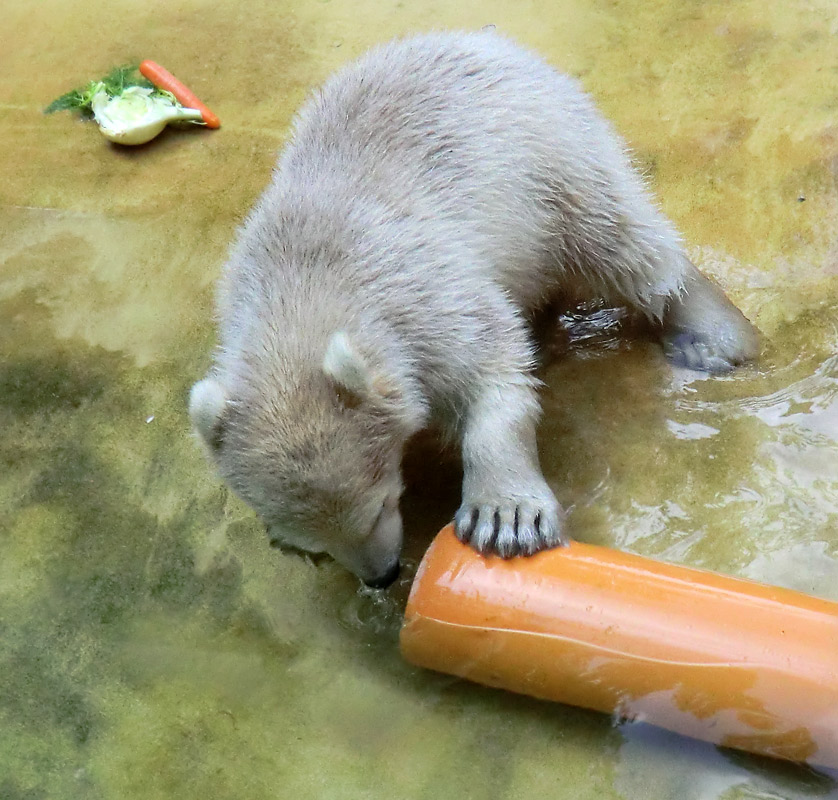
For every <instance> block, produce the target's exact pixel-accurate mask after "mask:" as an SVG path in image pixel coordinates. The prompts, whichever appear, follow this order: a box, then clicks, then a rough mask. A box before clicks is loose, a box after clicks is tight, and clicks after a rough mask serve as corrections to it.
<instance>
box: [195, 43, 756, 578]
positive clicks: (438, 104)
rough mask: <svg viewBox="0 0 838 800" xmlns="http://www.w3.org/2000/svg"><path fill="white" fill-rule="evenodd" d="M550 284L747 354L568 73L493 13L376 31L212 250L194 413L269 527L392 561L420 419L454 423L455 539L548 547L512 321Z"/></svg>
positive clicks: (704, 354)
mask: <svg viewBox="0 0 838 800" xmlns="http://www.w3.org/2000/svg"><path fill="white" fill-rule="evenodd" d="M558 294H563V295H567V294H573V295H575V296H581V297H591V296H595V297H602V298H605V299H607V300H608V301H609V302H611V303H614V304H626V305H628V306H631V307H633V308H635V309H636V310H638V311H640V312H641V313H642V314H644V315H645V316H646V317H647V318H648V319H649V320H650V321H651V322H652V323H653V324H654V325H656V326H657V327H658V328H659V330H660V332H661V339H662V341H663V343H664V346H665V348H666V350H667V352H668V354H669V355H670V357H671V358H672V359H673V360H675V361H677V362H680V363H683V364H686V365H689V366H692V367H695V368H703V369H709V370H722V369H729V368H730V367H731V366H732V365H734V364H738V363H740V362H742V361H744V360H746V359H748V358H752V357H753V356H754V355H755V354H756V349H757V340H756V336H755V333H754V331H753V329H752V328H751V326H750V324H749V323H748V322H747V321H746V320H745V318H744V317H743V316H742V315H741V314H740V313H739V311H738V310H736V308H735V307H734V306H733V305H732V304H731V303H730V302H729V301H728V300H727V298H726V297H725V296H724V294H723V293H722V292H721V291H720V290H719V289H718V288H717V287H715V286H714V285H713V284H711V283H710V282H709V281H707V280H706V279H705V278H704V277H703V276H701V274H700V273H699V272H698V271H697V270H696V269H695V267H694V266H693V265H692V264H691V263H690V261H689V260H688V258H687V257H686V255H685V253H684V250H683V247H682V244H681V241H680V239H679V236H678V234H677V232H676V231H675V229H674V228H673V226H672V224H671V223H670V222H669V221H668V220H667V219H666V218H665V217H664V216H663V215H662V214H661V213H660V212H659V211H658V210H657V208H656V207H655V205H654V204H653V202H652V201H651V199H650V196H649V194H648V192H647V189H646V188H645V186H644V184H643V182H642V180H641V179H640V178H639V176H638V175H637V173H636V172H635V171H634V170H633V169H632V167H631V165H630V163H629V161H628V159H627V157H626V155H625V152H624V148H623V145H622V143H621V142H620V140H619V138H618V137H617V136H616V134H615V133H614V131H613V129H612V128H611V126H610V125H609V123H608V122H606V121H605V120H604V118H603V117H602V116H601V115H600V114H599V113H598V112H597V111H596V109H595V108H594V106H593V104H592V102H591V100H590V99H589V98H588V97H587V96H586V95H585V94H584V93H583V92H582V91H581V90H580V88H579V87H578V85H577V84H576V82H575V81H573V80H572V79H570V78H568V77H566V76H563V75H561V74H559V73H557V72H556V71H555V70H553V69H552V68H551V67H549V66H548V65H546V64H545V63H544V62H542V61H541V60H540V59H538V58H537V57H535V56H533V55H531V54H529V53H527V52H525V51H524V50H522V49H521V48H519V47H518V46H516V45H514V44H512V43H511V42H509V41H507V40H506V39H504V38H502V37H500V36H498V35H495V34H493V33H477V34H433V35H425V36H420V37H417V38H413V39H408V40H404V41H398V42H394V43H391V44H388V45H385V46H383V47H380V48H378V49H376V50H373V51H372V52H370V53H369V54H368V55H366V56H364V57H363V58H362V59H361V60H360V61H358V62H356V63H355V64H353V65H351V66H349V67H347V68H346V69H344V70H343V71H341V72H339V73H338V74H337V75H335V76H334V77H333V78H332V79H331V80H329V81H328V82H327V83H326V84H325V86H324V87H323V88H322V89H321V90H320V91H319V92H318V93H316V94H315V95H314V96H313V97H312V98H311V99H310V100H309V101H308V102H307V103H306V105H305V106H304V107H303V109H302V110H301V112H300V114H299V116H298V118H297V120H296V123H295V127H294V135H293V139H292V141H291V143H290V144H289V146H288V147H287V148H286V150H285V151H284V153H283V155H282V156H281V158H280V160H279V164H278V166H277V169H276V171H275V173H274V177H273V181H272V183H271V185H270V186H269V188H268V189H267V191H266V192H265V194H264V196H263V197H262V199H261V200H260V201H259V202H258V204H257V205H256V207H255V209H254V210H253V212H252V213H251V215H250V217H249V219H248V220H247V222H246V224H245V225H244V227H243V229H242V230H241V232H240V234H239V237H238V242H237V244H236V245H235V247H234V250H233V252H232V255H231V258H230V260H229V263H228V264H227V267H226V269H225V272H224V276H223V278H222V281H221V286H220V292H219V309H218V310H219V319H220V339H221V344H220V347H219V350H218V352H217V354H216V359H215V365H214V367H213V369H212V370H211V373H210V375H209V376H208V378H207V379H206V380H205V381H202V382H200V383H199V384H197V385H196V387H195V388H194V389H193V396H192V401H191V413H192V417H193V420H194V423H195V425H196V427H197V429H198V430H199V432H200V433H201V435H202V438H203V439H204V441H205V442H206V443H207V445H208V448H209V449H210V451H211V452H212V454H213V457H214V459H215V460H216V462H217V463H218V465H219V468H220V471H221V474H222V475H223V476H224V477H225V478H226V479H227V480H228V481H229V482H230V484H231V485H232V486H233V488H234V489H236V490H237V491H238V492H239V493H240V494H241V495H242V496H243V497H244V498H245V499H246V500H248V501H249V502H250V503H251V504H252V505H253V506H254V508H256V510H257V511H258V512H259V513H260V514H262V515H263V517H265V519H266V521H267V522H268V524H269V525H270V526H272V529H273V530H274V531H275V532H276V536H277V537H278V538H280V539H283V540H286V541H289V542H290V543H291V544H293V545H295V546H301V547H304V548H308V549H320V550H326V551H328V552H330V553H332V555H334V556H335V557H336V558H337V559H338V560H339V561H341V563H343V564H344V565H346V566H347V567H348V568H349V569H351V570H353V571H354V572H356V574H359V575H360V576H361V577H362V578H364V579H368V580H373V581H374V580H375V579H376V577H377V576H379V577H380V576H381V575H382V574H384V573H387V572H388V570H389V571H390V572H392V565H393V561H394V559H397V557H398V552H399V548H400V545H401V528H400V520H397V515H398V511H397V508H396V510H395V511H394V512H393V504H394V503H395V504H396V506H397V502H398V495H399V493H400V492H401V480H400V477H399V463H400V458H401V453H402V448H403V445H404V443H405V441H406V440H407V438H409V437H410V436H411V435H412V434H413V433H415V432H416V431H417V430H419V429H421V428H423V427H425V426H426V425H428V424H429V423H434V424H435V425H437V426H439V427H441V428H442V429H443V430H445V431H446V432H447V435H448V436H450V437H451V438H452V439H454V440H456V441H458V442H460V443H461V446H462V451H463V463H464V470H465V477H464V485H463V504H462V507H461V509H460V510H459V511H458V513H457V515H456V527H457V531H458V534H459V535H460V537H461V538H462V539H464V540H466V541H470V542H471V543H472V544H473V545H474V546H475V547H477V548H478V549H479V550H481V551H483V552H490V551H492V552H498V553H500V554H501V555H504V556H511V555H515V554H518V553H522V554H529V553H533V552H535V551H537V550H539V549H541V548H544V547H550V546H554V545H556V544H558V543H560V542H562V541H563V536H564V534H563V530H562V520H561V517H562V514H561V509H560V508H559V506H558V503H557V502H556V500H555V498H554V496H553V493H552V491H551V490H550V488H549V487H548V486H547V484H546V483H545V481H544V479H543V477H542V475H541V471H540V469H539V466H538V458H537V452H536V444H535V425H536V421H537V417H538V413H539V406H538V402H537V398H536V394H535V391H534V380H533V378H532V375H531V371H532V366H533V362H534V349H533V344H532V341H531V336H530V332H529V330H528V328H527V326H526V324H525V322H524V320H525V319H526V318H528V317H530V316H531V315H532V313H533V312H534V311H536V310H537V309H538V308H540V307H542V306H544V305H545V304H546V303H548V302H549V301H550V300H551V299H553V298H555V297H556V296H557V295H558ZM388 504H389V506H388ZM387 508H389V509H390V511H387ZM385 512H386V513H385ZM382 514H383V515H384V516H382ZM393 514H395V516H393ZM382 520H384V522H382ZM396 528H398V530H397V531H396ZM385 540H386V541H385Z"/></svg>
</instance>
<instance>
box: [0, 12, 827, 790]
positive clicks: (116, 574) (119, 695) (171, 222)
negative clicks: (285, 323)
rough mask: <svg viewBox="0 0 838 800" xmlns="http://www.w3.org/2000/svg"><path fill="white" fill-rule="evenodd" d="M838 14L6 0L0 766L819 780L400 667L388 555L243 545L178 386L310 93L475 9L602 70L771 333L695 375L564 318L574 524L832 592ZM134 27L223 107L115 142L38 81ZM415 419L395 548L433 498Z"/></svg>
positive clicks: (79, 66)
mask: <svg viewBox="0 0 838 800" xmlns="http://www.w3.org/2000/svg"><path fill="white" fill-rule="evenodd" d="M836 20H838V17H836V14H835V10H834V7H833V4H832V3H830V2H826V0H816V2H806V3H804V2H792V3H781V2H779V1H778V0H772V2H769V3H764V2H756V0H746V2H742V3H737V4H730V3H723V2H712V1H711V2H690V3H666V2H660V0H644V1H643V2H633V3H628V2H620V1H618V2H610V1H606V0H593V1H588V0H584V1H583V0H563V1H562V2H558V3H547V2H543V0H533V2H528V3H525V4H521V3H513V2H511V0H484V2H480V3H478V2H475V0H467V2H462V3H457V4H444V3H440V2H437V1H436V0H427V1H426V2H413V3H408V2H399V1H398V0H396V1H394V2H383V3H382V2H378V0H375V2H373V0H355V2H350V0H328V1H327V2H317V3H308V4H292V3H288V2H268V1H267V0H256V2H253V3H247V4H244V3H239V2H235V1H234V0H220V2H214V3H209V2H205V0H173V2H171V3H168V4H165V5H160V4H156V5H149V4H139V3H136V2H134V1H133V0H117V2H113V3H108V4H106V5H103V4H98V5H96V4H93V5H91V4H89V3H82V2H79V0H45V2H42V3H39V4H37V7H33V6H32V4H30V3H24V2H22V0H10V1H9V2H7V3H6V4H5V5H4V30H6V31H7V35H8V37H9V40H10V41H13V42H14V46H13V47H7V48H4V49H3V50H2V51H1V52H0V108H2V110H3V112H4V121H5V122H6V124H5V125H4V126H2V128H0V143H2V152H3V153H4V155H5V158H4V159H3V160H2V162H0V226H1V227H2V234H3V235H2V237H0V321H2V324H0V430H2V436H0V456H2V465H3V469H2V471H0V797H2V798H3V799H4V800H5V799H6V798H9V800H16V799H17V798H41V797H50V798H51V797H58V798H75V797H78V798H85V800H95V799H96V798H115V797H119V798H131V797H142V798H167V799H168V798H175V797H176V798H179V800H181V799H184V798H199V797H200V798H201V800H214V799H215V798H231V799H232V798H236V800H248V799H249V798H276V797H288V798H295V799H296V798H300V799H301V800H306V798H318V799H319V798H330V800H331V798H336V799H338V800H339V799H340V798H347V799H349V798H351V799H352V800H356V799H357V798H370V799H371V800H377V799H378V798H382V800H383V799H384V798H388V800H389V798H429V799H431V798H433V800H437V798H457V800H459V798H465V797H468V798H487V800H488V798H492V799H494V798H498V799H499V800H500V799H501V798H516V800H518V799H519V798H528V797H543V796H549V797H551V798H557V800H564V798H567V800H571V799H572V800H587V798H591V800H593V798H597V800H599V799H600V798H627V799H629V800H633V799H634V798H643V800H734V798H750V799H751V800H753V799H754V798H777V797H783V798H802V797H811V798H838V788H836V782H835V776H829V775H823V774H819V773H815V772H813V771H810V770H800V769H796V768H794V767H789V766H784V765H777V764H772V763H770V762H766V761H760V760H758V759H754V758H749V757H746V756H740V755H735V754H730V753H723V752H720V751H716V750H715V749H714V748H711V747H708V746H705V745H700V744H695V743H689V742H685V741H684V740H680V739H677V738H676V737H671V736H669V735H667V734H663V733H661V732H658V731H655V730H654V729H649V728H645V727H643V726H637V725H626V724H623V725H619V726H615V725H613V724H612V722H611V720H609V719H607V718H605V717H602V716H601V715H597V714H592V713H588V712H585V711H580V710H576V709H570V708H564V707H561V706H547V705H544V704H541V703H538V702H536V701H534V700H531V699H528V698H522V697H515V696H512V695H505V694H502V693H499V692H493V691H489V690H485V689H482V688H480V687H476V686H469V685H466V684H463V683H461V682H459V681H455V680H453V679H451V678H449V677H446V676H443V675H433V674H430V673H425V672H420V671H417V670H415V669H413V668H412V667H409V666H408V665H406V664H404V663H403V662H402V661H401V659H400V658H399V656H398V653H397V649H396V635H397V631H398V626H399V622H400V617H401V612H402V608H403V604H404V600H405V597H406V593H407V589H408V584H409V576H407V577H405V578H404V580H403V581H402V582H401V584H400V585H398V586H397V587H395V588H394V589H393V590H391V591H390V592H389V593H386V594H384V595H380V594H376V593H371V592H365V591H362V590H359V589H358V586H357V584H356V582H355V581H354V580H353V579H351V578H350V577H349V576H348V575H346V574H345V573H344V572H342V571H341V570H340V569H339V568H338V567H336V566H335V565H334V564H331V563H330V562H328V561H325V562H318V563H316V564H315V563H314V562H313V561H311V560H307V559H303V558H299V557H296V556H290V555H285V554H282V553H280V552H278V551H275V550H271V549H270V548H268V547H267V543H266V537H265V535H264V532H263V530H262V527H261V525H260V524H259V522H258V520H256V518H255V517H254V516H253V514H252V513H251V512H249V511H248V510H247V509H246V508H245V507H244V506H243V505H242V504H241V503H239V502H238V501H237V500H236V499H235V498H233V497H232V496H230V494H229V493H228V492H227V490H226V489H225V488H224V487H223V486H222V485H221V484H220V482H219V481H218V480H217V479H216V478H215V477H214V476H213V475H212V473H211V470H210V469H209V467H208V465H207V464H206V463H205V462H204V460H203V458H202V456H201V454H200V451H199V448H198V447H197V445H196V443H195V442H194V440H193V438H192V436H191V434H190V433H189V429H188V422H187V419H186V415H185V398H186V395H187V392H188V387H189V385H190V384H191V382H192V381H193V380H194V379H195V378H197V377H199V376H200V375H201V374H202V373H203V370H204V369H205V367H206V364H207V363H208V360H209V352H210V349H211V347H212V346H213V342H214V333H213V328H212V286H213V283H214V281H215V279H216V277H217V275H218V272H219V269H220V267H221V264H222V262H223V259H224V254H225V252H226V248H227V245H228V242H229V241H230V239H231V237H232V235H233V232H234V229H235V226H236V224H237V222H238V221H239V220H241V219H242V217H243V215H244V214H245V213H246V211H247V209H248V207H249V205H250V204H251V203H252V202H253V200H254V199H255V198H256V196H257V195H258V193H259V192H260V190H261V188H262V187H263V186H264V185H265V184H266V183H267V181H268V179H269V172H270V168H271V165H272V163H273V161H274V157H275V152H276V150H277V149H278V148H279V147H280V146H281V144H282V142H283V141H284V139H285V137H286V136H287V133H288V124H289V122H290V120H291V118H292V115H293V112H294V109H295V108H296V107H297V106H298V105H299V103H300V102H301V100H302V99H303V97H304V96H305V93H306V92H307V91H309V90H310V89H311V88H312V87H314V86H316V85H317V83H319V82H320V81H321V80H322V79H323V78H325V77H326V75H327V74H328V73H329V72H330V71H332V70H333V69H335V68H337V67H338V66H340V65H341V64H342V63H344V62H345V61H347V60H348V59H350V58H352V57H354V56H355V55H357V54H359V53H360V52H362V51H363V50H364V49H365V48H366V47H368V46H370V45H372V44H374V43H376V42H379V41H382V40H384V39H387V38H390V37H391V36H395V35H399V34H404V33H408V32H412V31H419V30H426V29H429V28H443V27H459V28H469V29H474V28H478V27H481V26H483V25H485V24H492V23H493V24H495V25H497V26H498V28H499V29H500V30H501V31H503V32H506V33H508V34H509V35H512V36H514V37H515V38H517V39H518V40H519V41H521V42H522V43H524V44H526V45H528V46H530V47H532V48H534V49H536V50H538V51H539V52H541V53H543V54H544V56H545V57H546V58H548V59H549V60H550V61H551V62H552V63H553V64H555V65H556V66H557V67H559V68H561V69H564V70H566V71H568V72H570V73H572V74H574V75H576V76H577V77H579V78H580V80H581V81H582V82H583V84H584V86H585V87H586V88H587V89H588V90H589V91H591V92H592V93H593V94H594V96H595V97H596V99H597V100H598V102H599V103H600V104H601V106H602V107H603V109H604V110H605V111H606V113H607V114H608V115H609V116H610V117H611V118H612V119H613V120H614V123H615V125H616V126H617V128H618V129H619V130H620V131H621V132H622V133H623V134H624V135H625V136H626V137H627V138H628V140H629V142H630V144H631V146H632V148H633V151H634V154H635V158H636V160H637V162H638V163H639V164H640V165H641V166H642V168H643V169H644V170H645V171H646V172H647V173H648V175H649V177H650V180H651V181H652V183H653V185H654V187H655V189H656V191H657V193H658V196H659V198H660V202H661V205H662V206H663V207H664V209H665V210H666V211H667V212H668V213H669V214H670V215H671V216H672V217H673V218H674V219H675V221H676V222H677V224H678V225H679V227H680V228H681V230H682V231H683V233H684V235H685V239H686V241H687V242H688V246H689V248H690V252H691V254H692V256H693V257H694V259H695V260H696V262H697V263H698V264H699V265H700V266H701V267H702V268H704V269H705V270H706V271H707V272H709V273H710V274H712V275H713V276H714V277H715V278H716V279H717V280H719V282H720V283H722V285H723V286H724V287H725V288H726V289H727V291H729V293H730V294H731V295H732V296H733V297H734V298H735V299H736V300H737V302H738V303H739V304H740V305H741V307H742V308H743V309H744V310H745V312H746V313H747V314H748V315H749V316H750V317H751V318H752V319H754V320H755V321H756V323H757V324H758V325H759V327H760V328H761V330H762V331H763V333H764V336H765V346H764V352H763V357H762V359H761V361H760V364H759V365H757V366H752V367H748V368H745V369H743V370H741V371H739V372H737V373H735V374H733V375H731V376H726V377H721V378H712V379H701V378H700V377H699V376H696V375H693V374H690V373H684V372H681V371H674V372H673V371H672V370H671V369H670V368H669V367H668V366H667V365H666V364H665V362H664V361H663V358H662V356H661V353H660V351H659V349H658V348H657V346H656V345H654V344H652V343H650V342H649V341H647V340H645V339H644V338H643V337H642V336H632V335H628V336H627V337H626V338H624V339H618V338H614V337H613V336H610V335H609V336H608V337H600V339H599V340H596V339H595V341H594V343H593V344H591V343H586V341H587V340H584V341H583V339H584V337H582V336H579V337H578V338H577V340H576V341H573V335H574V334H573V331H571V340H572V341H571V347H570V348H569V352H568V354H567V355H566V356H565V357H564V358H563V359H560V360H558V361H556V362H554V363H551V364H548V365H547V366H546V367H545V368H544V370H543V372H542V377H543V378H544V379H545V381H546V386H545V390H544V395H543V399H544V406H545V413H544V419H543V424H542V428H541V450H542V459H543V464H544V467H545V472H546V474H547V477H548V479H549V480H550V482H551V483H552V485H553V486H554V487H555V489H556V491H557V493H558V494H559V496H560V498H561V499H562V501H563V502H564V503H565V504H566V505H567V506H568V507H569V508H570V510H571V513H570V520H569V524H570V526H571V531H572V533H573V535H574V536H576V537H578V538H580V539H583V540H586V541H591V542H598V543H602V544H608V545H613V546H617V547H625V548H628V549H631V550H634V551H636V552H640V553H644V554H647V555H654V556H657V557H661V558H666V559H670V560H675V561H680V562H683V563H689V564H695V565H699V566H706V567H710V568H714V569H718V570H722V571H726V572H732V573H736V574H742V575H746V576H750V577H755V578H758V579H761V580H770V581H774V582H776V583H778V584H782V585H788V586H792V587H794V588H797V589H801V590H804V591H812V592H816V593H820V594H823V595H825V596H829V597H832V598H838V362H837V361H836V358H838V356H837V355H836V354H838V325H836V319H838V244H836V242H838V192H836V181H835V174H836V168H835V164H836V157H838V122H836V119H838V116H837V115H838V99H837V98H838V94H836V91H835V86H836V78H837V77H838V73H837V72H836V67H835V61H834V54H833V52H832V51H833V49H834V36H835V32H836V29H838V28H836V26H838V21H836ZM129 21H130V22H129ZM144 57H149V58H156V59H158V60H160V61H162V62H163V63H165V64H166V66H167V67H169V68H170V69H172V70H173V71H174V72H175V73H176V74H178V75H179V76H182V77H183V78H184V80H187V81H188V82H189V83H190V85H192V86H193V87H194V88H195V90H196V91H197V92H198V94H199V95H200V96H202V97H204V98H205V99H206V101H207V102H208V103H210V105H211V106H212V107H213V108H214V109H215V110H217V112H218V113H219V115H220V116H221V118H222V121H223V128H222V129H221V130H220V131H217V132H206V131H204V132H197V133H195V132H190V133H189V134H188V135H187V134H178V133H177V132H172V131H169V132H167V133H166V134H165V135H164V136H162V137H161V138H160V139H159V140H157V141H155V142H154V143H152V144H151V145H149V146H147V147H143V148H139V149H137V150H131V151H128V150H120V149H118V148H116V147H113V146H111V145H109V144H107V143H106V142H104V140H102V138H101V137H100V136H99V135H98V133H96V131H95V130H94V129H93V128H92V127H91V126H89V125H85V124H84V123H81V122H77V121H74V120H71V119H69V118H68V117H66V116H65V117H59V116H53V117H44V116H43V115H42V114H41V109H42V108H43V106H44V105H45V103H46V102H48V100H49V99H50V98H52V97H54V96H56V95H58V94H60V93H61V92H62V91H64V90H65V89H66V87H67V86H70V85H74V84H77V83H83V82H84V81H85V80H87V79H88V78H90V77H91V76H95V75H97V74H100V73H102V72H105V71H107V70H108V69H109V68H110V67H112V66H113V65H114V64H117V63H124V62H126V61H129V60H131V59H132V58H134V59H139V58H144ZM428 452H429V454H425V456H423V457H421V458H418V459H414V461H413V465H412V466H411V469H410V478H411V488H410V491H409V493H408V496H407V497H406V498H405V503H404V508H405V519H406V525H407V527H408V529H409V531H411V532H412V533H413V534H414V538H413V541H412V542H410V543H409V545H408V548H407V552H408V556H409V559H410V560H411V561H412V564H413V566H414V568H415V562H416V560H417V559H418V558H419V556H420V555H421V551H422V547H423V545H424V544H425V543H427V541H428V539H429V538H430V536H431V535H432V533H433V532H434V531H435V530H436V528H437V527H438V526H439V524H440V523H441V522H442V521H443V520H444V519H445V518H446V517H447V516H449V515H450V514H451V512H452V511H453V509H454V505H455V503H456V501H457V494H458V492H457V487H456V485H455V484H456V480H457V470H456V466H454V467H450V466H449V465H444V469H443V470H441V471H440V469H439V467H438V464H437V461H436V458H437V457H436V455H435V454H433V451H432V450H431V451H428ZM428 459H434V461H433V467H432V469H430V470H429V469H428V468H427V466H425V464H426V463H427V460H428ZM440 476H443V478H444V480H441V479H440ZM446 484H447V485H446Z"/></svg>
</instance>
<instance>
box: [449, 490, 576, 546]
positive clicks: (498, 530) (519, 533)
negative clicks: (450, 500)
mask: <svg viewBox="0 0 838 800" xmlns="http://www.w3.org/2000/svg"><path fill="white" fill-rule="evenodd" d="M454 529H455V532H456V534H457V538H458V539H459V540H460V541H461V542H464V543H466V544H470V545H471V546H472V547H474V549H475V550H477V551H478V552H479V553H482V554H483V555H490V554H495V555H499V556H501V557H502V558H512V557H513V556H517V555H523V556H531V555H533V554H534V553H537V552H539V551H540V550H547V549H549V548H551V547H556V546H558V545H564V544H567V538H566V536H565V534H564V527H563V525H562V514H561V509H560V508H559V506H558V504H557V503H555V502H553V503H551V504H546V503H545V504H535V503H533V502H532V501H529V502H528V501H525V500H522V501H517V502H516V501H514V500H512V501H509V502H506V503H503V504H501V505H497V504H493V503H464V504H463V505H462V506H461V507H460V509H459V510H458V511H457V513H456V514H455V515H454Z"/></svg>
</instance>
